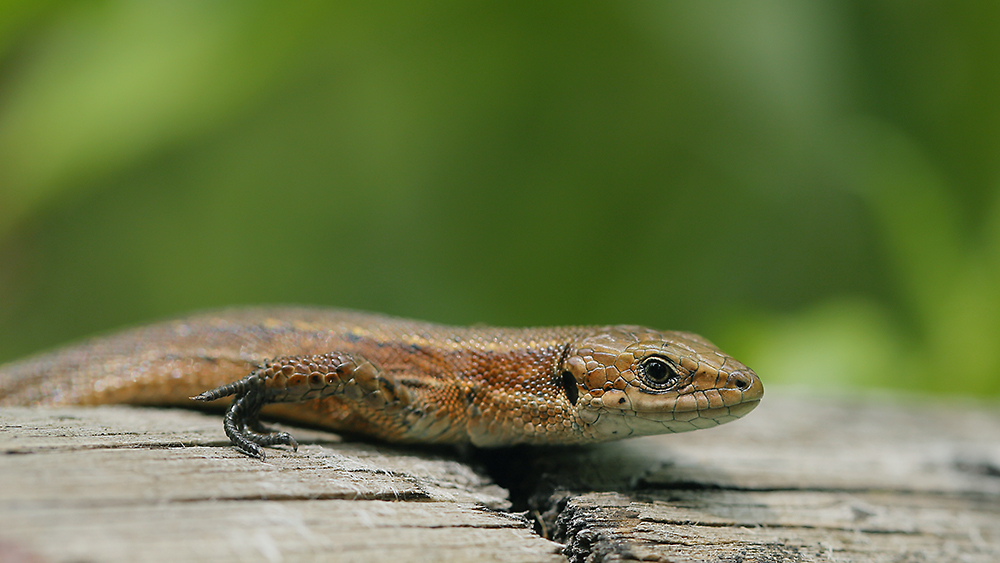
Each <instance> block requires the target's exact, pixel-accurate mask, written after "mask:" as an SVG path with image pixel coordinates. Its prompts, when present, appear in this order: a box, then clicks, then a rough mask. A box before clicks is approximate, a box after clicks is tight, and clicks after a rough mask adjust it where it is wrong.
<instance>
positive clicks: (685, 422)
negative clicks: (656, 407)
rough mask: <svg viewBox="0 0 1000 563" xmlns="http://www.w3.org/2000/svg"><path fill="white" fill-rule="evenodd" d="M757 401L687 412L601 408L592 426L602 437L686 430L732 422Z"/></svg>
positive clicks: (645, 434) (650, 434)
mask: <svg viewBox="0 0 1000 563" xmlns="http://www.w3.org/2000/svg"><path fill="white" fill-rule="evenodd" d="M759 403H760V400H755V401H746V402H744V403H739V404H736V405H733V406H731V407H719V408H715V409H702V410H700V411H688V412H655V411H652V412H635V411H631V410H618V409H614V410H611V409H602V412H600V413H599V414H598V416H597V420H595V421H594V422H593V423H592V427H593V429H594V430H595V431H596V433H597V434H598V435H600V436H601V437H602V438H603V439H606V440H617V439H620V438H629V437H635V436H653V435H657V434H675V433H678V432H690V431H692V430H700V429H703V428H711V427H713V426H718V425H720V424H725V423H727V422H732V421H734V420H736V419H738V418H740V417H742V416H743V415H745V414H747V413H748V412H750V411H752V410H753V409H754V408H755V407H756V406H757V405H758V404H759Z"/></svg>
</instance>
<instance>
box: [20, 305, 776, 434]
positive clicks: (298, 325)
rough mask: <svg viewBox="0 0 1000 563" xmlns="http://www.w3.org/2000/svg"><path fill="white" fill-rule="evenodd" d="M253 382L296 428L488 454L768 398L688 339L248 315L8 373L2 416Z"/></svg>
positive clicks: (125, 337)
mask: <svg viewBox="0 0 1000 563" xmlns="http://www.w3.org/2000/svg"><path fill="white" fill-rule="evenodd" d="M254 370H256V371H254ZM251 372H254V373H257V374H259V377H260V378H261V381H262V382H263V383H264V385H266V387H267V389H268V399H267V400H268V401H269V402H275V404H269V405H267V406H266V407H265V408H264V412H265V413H269V414H271V415H272V416H276V417H278V418H281V419H283V420H288V421H292V422H303V423H307V424H310V425H317V426H322V427H325V428H329V429H331V430H335V431H342V432H349V433H352V434H362V435H367V436H371V437H374V438H378V439H382V440H387V441H393V442H409V443H472V444H474V445H477V446H487V447H489V446H505V445H513V444H519V443H530V444H575V443H588V442H599V441H606V440H613V439H619V438H626V437H630V436H643V435H650V434H662V433H670V432H685V431H689V430H696V429H699V428H708V427H711V426H716V425H718V424H723V423H725V422H729V421H731V420H735V419H736V418H739V417H741V416H743V415H745V414H746V413H748V412H749V411H751V410H753V408H754V407H755V406H756V405H757V404H758V403H759V401H760V399H761V397H762V396H763V387H762V385H761V383H760V380H759V379H758V378H757V376H756V374H754V373H753V371H751V370H750V369H749V368H747V367H746V366H744V365H743V364H741V363H739V362H737V361H736V360H734V359H733V358H731V357H729V356H727V355H725V354H723V353H722V352H721V351H719V350H718V349H717V348H716V347H715V346H713V345H712V344H711V343H709V342H708V341H706V340H704V339H702V338H701V337H699V336H697V335H694V334H689V333H681V332H659V331H654V330H651V329H647V328H642V327H636V326H611V327H556V328H526V329H516V328H515V329H511V328H492V327H470V328H464V327H448V326H443V325H436V324H430V323H423V322H418V321H410V320H404V319H397V318H392V317H386V316H381V315H371V314H367V313H359V312H353V311H341V310H331V309H314V308H246V309H228V310H222V311H217V312H210V313H205V314H200V315H196V316H192V317H188V318H184V319H177V320H173V321H167V322H163V323H159V324H155V325H150V326H147V327H140V328H136V329H132V330H127V331H125V332H121V333H118V334H115V335H111V336H108V337H103V338H96V339H93V340H90V341H87V342H84V343H83V344H80V345H77V346H73V347H69V348H65V349H62V350H59V351H56V352H52V353H50V354H46V355H41V356H37V357H34V358H29V359H28V360H25V361H22V362H18V363H13V364H8V365H6V366H2V367H0V405H3V406H10V405H29V404H39V405H72V404H101V403H126V404H143V405H177V406H192V402H191V401H190V397H192V396H195V395H198V394H199V393H202V392H204V391H206V390H209V389H213V388H216V387H219V386H221V385H224V384H227V383H230V382H233V381H237V380H240V379H242V378H244V377H245V376H246V375H247V374H248V373H251ZM286 401H287V402H286Z"/></svg>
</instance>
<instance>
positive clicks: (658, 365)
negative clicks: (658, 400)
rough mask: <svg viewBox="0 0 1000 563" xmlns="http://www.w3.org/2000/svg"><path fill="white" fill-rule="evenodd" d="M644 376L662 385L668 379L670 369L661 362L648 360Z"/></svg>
mask: <svg viewBox="0 0 1000 563" xmlns="http://www.w3.org/2000/svg"><path fill="white" fill-rule="evenodd" d="M646 375H648V376H649V378H650V379H651V380H653V381H654V382H655V383H663V382H665V381H666V380H667V379H668V378H669V377H670V369H669V368H668V367H667V364H666V363H665V362H663V361H661V360H650V361H648V362H646Z"/></svg>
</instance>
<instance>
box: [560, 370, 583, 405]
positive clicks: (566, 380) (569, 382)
mask: <svg viewBox="0 0 1000 563" xmlns="http://www.w3.org/2000/svg"><path fill="white" fill-rule="evenodd" d="M562 386H563V389H564V390H565V391H566V398H567V399H569V402H570V403H571V404H572V405H573V406H574V407H575V406H576V400H577V399H579V398H580V390H579V389H577V387H576V378H575V377H573V374H572V373H570V371H569V370H566V371H564V372H562Z"/></svg>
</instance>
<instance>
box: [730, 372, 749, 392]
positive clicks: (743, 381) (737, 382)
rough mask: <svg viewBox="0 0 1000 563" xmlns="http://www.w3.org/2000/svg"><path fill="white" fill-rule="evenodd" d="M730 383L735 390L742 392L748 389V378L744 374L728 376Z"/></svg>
mask: <svg viewBox="0 0 1000 563" xmlns="http://www.w3.org/2000/svg"><path fill="white" fill-rule="evenodd" d="M730 381H731V382H732V384H733V386H735V387H736V388H737V389H740V390H744V389H747V388H749V387H750V377H749V376H747V374H745V373H734V374H733V375H731V376H730Z"/></svg>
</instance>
